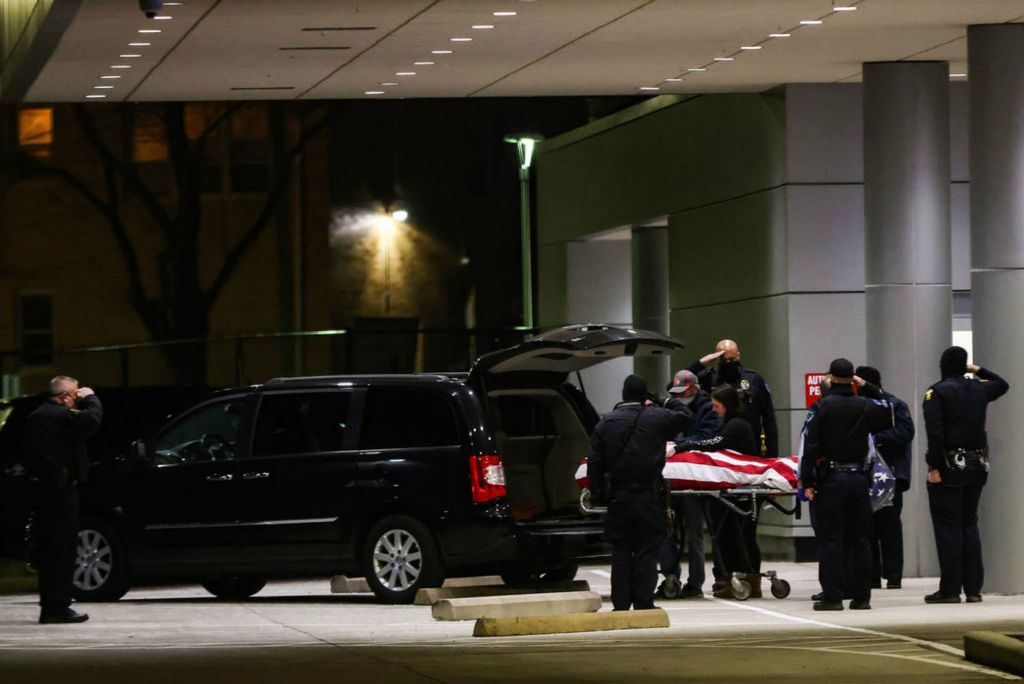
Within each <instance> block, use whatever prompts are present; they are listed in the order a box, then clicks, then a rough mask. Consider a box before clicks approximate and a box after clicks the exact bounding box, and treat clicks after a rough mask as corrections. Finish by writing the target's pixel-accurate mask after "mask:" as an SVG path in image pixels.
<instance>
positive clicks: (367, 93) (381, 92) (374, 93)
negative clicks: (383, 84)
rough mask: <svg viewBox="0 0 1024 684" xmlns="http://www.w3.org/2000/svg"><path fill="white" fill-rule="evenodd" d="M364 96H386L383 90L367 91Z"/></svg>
mask: <svg viewBox="0 0 1024 684" xmlns="http://www.w3.org/2000/svg"><path fill="white" fill-rule="evenodd" d="M363 94H364V95H383V94H384V91H383V90H367V91H366V92H365V93H363Z"/></svg>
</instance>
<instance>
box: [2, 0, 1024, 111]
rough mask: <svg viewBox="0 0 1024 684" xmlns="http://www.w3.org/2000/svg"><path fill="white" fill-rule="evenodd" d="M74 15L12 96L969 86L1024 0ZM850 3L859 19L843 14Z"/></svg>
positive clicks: (480, 2)
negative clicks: (966, 78)
mask: <svg viewBox="0 0 1024 684" xmlns="http://www.w3.org/2000/svg"><path fill="white" fill-rule="evenodd" d="M15 4H17V3H15ZM79 4H80V7H78V11H77V13H75V14H74V15H73V18H71V19H70V20H66V21H62V23H61V26H62V27H63V31H62V32H56V31H52V30H51V31H41V32H39V33H38V34H36V35H35V36H34V38H33V40H34V41H44V42H46V41H51V42H53V43H54V45H51V46H49V47H50V49H52V54H50V56H49V58H48V59H46V58H45V57H44V58H43V59H41V60H40V59H38V58H37V59H35V60H26V61H25V63H23V64H20V65H17V64H16V65H14V67H17V68H19V69H22V70H25V69H27V70H29V71H30V72H31V73H32V78H29V79H27V82H28V83H31V86H30V87H28V89H27V91H26V92H25V93H23V94H17V97H19V98H22V97H23V99H25V100H27V101H31V102H57V101H84V100H85V99H86V96H87V95H94V96H105V98H99V97H97V98H96V99H105V100H106V101H122V100H155V101H159V100H232V99H331V98H396V97H472V96H476V97H496V96H501V97H504V96H534V95H540V96H548V95H552V96H553V95H636V94H657V93H687V92H690V93H692V92H722V91H729V92H737V91H762V90H765V89H767V88H771V87H773V86H776V85H779V84H782V83H796V82H837V81H858V80H860V76H861V64H862V63H863V62H865V61H882V60H899V59H919V60H920V59H933V60H947V61H949V62H950V64H951V67H952V68H951V71H953V72H954V73H963V72H965V71H966V28H965V27H966V26H967V25H968V24H979V23H1001V22H1010V21H1020V20H1022V19H1024V0H971V1H970V2H964V1H963V0H849V1H848V2H840V1H839V0H836V1H835V2H832V1H831V0H287V2H282V0H182V2H178V3H171V2H167V3H165V7H164V9H163V11H162V16H165V17H169V18H167V19H159V20H149V19H146V18H145V17H144V16H143V14H142V13H141V12H140V11H139V8H138V3H137V2H135V1H134V0H55V1H54V2H53V3H52V5H53V8H52V9H50V10H49V11H50V12H55V11H57V10H61V11H62V12H63V13H65V14H67V13H68V10H69V9H71V10H73V8H74V6H75V5H79ZM9 6H10V5H8V4H4V5H0V7H9ZM38 6H39V7H43V8H45V7H48V4H47V3H42V2H40V3H38ZM844 6H847V7H855V8H856V9H855V10H853V11H837V9H833V8H839V7H844ZM7 11H11V10H7ZM40 11H47V10H45V9H43V10H40ZM510 13H514V14H510ZM4 19H7V17H6V16H5V17H0V23H2V22H3V20H4ZM802 21H820V22H822V23H820V24H802V23H801V22H802ZM487 27H493V28H487ZM140 31H158V33H140ZM773 33H774V34H787V33H788V34H790V35H789V37H777V38H770V37H769V34H773ZM459 39H463V40H459ZM465 39H472V40H465ZM132 43H146V45H131V44H132ZM42 47H46V46H42ZM744 47H747V48H760V49H747V50H744V49H742V48H744ZM438 51H442V52H441V53H440V54H439V53H438ZM448 51H450V53H449V52H448ZM34 53H35V54H37V55H46V54H49V52H48V51H47V50H35V51H34ZM130 55H137V56H130ZM716 58H720V59H728V58H732V59H733V61H715V60H716ZM418 62H419V64H418ZM427 62H430V63H429V64H428V63H427ZM8 67H9V68H13V67H11V65H8ZM116 67H127V68H116ZM691 69H705V71H691ZM400 74H402V75H400ZM411 74H415V75H411ZM104 76H107V77H108V78H103V77H104ZM666 79H679V80H666ZM22 80H26V79H22ZM390 84H395V85H390ZM96 86H113V87H110V88H101V89H96ZM645 88H651V89H653V88H659V89H660V90H647V89H645ZM367 93H379V94H367Z"/></svg>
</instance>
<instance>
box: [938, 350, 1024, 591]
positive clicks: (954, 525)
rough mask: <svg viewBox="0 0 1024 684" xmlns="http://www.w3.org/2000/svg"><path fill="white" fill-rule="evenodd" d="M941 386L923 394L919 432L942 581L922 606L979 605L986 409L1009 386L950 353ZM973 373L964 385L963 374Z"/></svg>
mask: <svg viewBox="0 0 1024 684" xmlns="http://www.w3.org/2000/svg"><path fill="white" fill-rule="evenodd" d="M939 369H940V371H941V372H942V380H941V381H939V382H937V383H935V384H934V385H932V386H931V387H929V388H928V391H926V392H925V394H924V426H925V431H926V432H927V434H928V450H927V452H926V454H925V458H926V460H927V461H928V506H929V508H930V509H931V514H932V525H933V527H934V528H935V545H936V547H937V548H938V552H939V569H940V571H941V573H942V577H941V579H940V580H939V590H938V591H936V592H935V593H933V594H928V595H927V596H925V597H924V600H925V603H960V590H961V589H963V592H964V594H965V595H966V596H967V602H968V603H978V602H980V601H981V585H982V582H983V581H984V578H985V570H984V568H983V566H982V563H981V535H980V534H979V532H978V502H979V500H980V499H981V490H982V487H984V486H985V482H986V481H988V469H989V461H988V440H987V439H986V436H985V414H986V411H987V409H988V404H989V402H991V401H995V400H996V399H998V398H999V397H1001V396H1003V395H1004V394H1006V392H1007V390H1009V389H1010V385H1009V384H1008V383H1007V382H1006V381H1005V380H1003V379H1002V378H1001V377H999V376H998V375H996V374H995V373H993V372H992V371H990V370H988V369H985V368H981V367H980V366H975V365H970V366H969V365H967V351H966V350H964V349H963V348H962V347H950V348H949V349H947V350H946V351H944V352H942V357H941V358H940V360H939ZM968 372H969V373H973V374H974V375H975V378H976V379H972V380H968V379H967V378H965V377H964V373H968Z"/></svg>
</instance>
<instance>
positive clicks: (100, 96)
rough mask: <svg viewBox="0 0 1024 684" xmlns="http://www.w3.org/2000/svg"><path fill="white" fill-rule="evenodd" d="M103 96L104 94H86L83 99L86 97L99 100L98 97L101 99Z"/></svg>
mask: <svg viewBox="0 0 1024 684" xmlns="http://www.w3.org/2000/svg"><path fill="white" fill-rule="evenodd" d="M104 97H106V95H86V96H85V99H87V100H100V99H103V98H104Z"/></svg>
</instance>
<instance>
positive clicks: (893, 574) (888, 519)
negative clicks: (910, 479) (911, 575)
mask: <svg viewBox="0 0 1024 684" xmlns="http://www.w3.org/2000/svg"><path fill="white" fill-rule="evenodd" d="M902 513H903V492H901V491H900V490H899V488H897V489H896V494H895V496H894V497H893V500H892V506H886V507H885V508H882V509H880V510H879V511H877V512H876V513H875V520H874V522H875V530H874V536H873V538H872V541H871V577H872V579H874V581H875V582H876V583H878V584H880V583H881V582H882V578H883V577H884V578H885V579H886V580H887V581H889V582H901V581H902V580H903V520H902V519H901V518H900V516H901V515H902Z"/></svg>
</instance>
